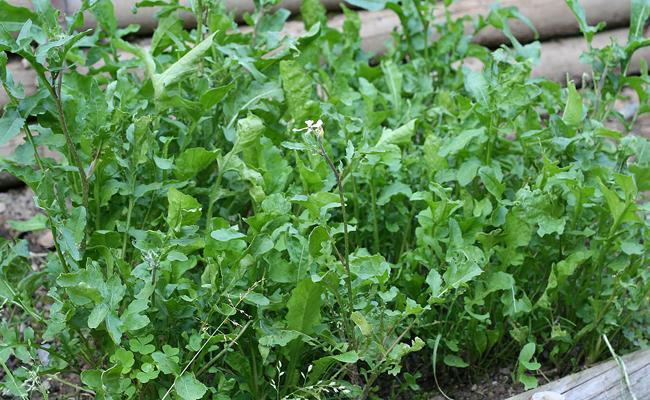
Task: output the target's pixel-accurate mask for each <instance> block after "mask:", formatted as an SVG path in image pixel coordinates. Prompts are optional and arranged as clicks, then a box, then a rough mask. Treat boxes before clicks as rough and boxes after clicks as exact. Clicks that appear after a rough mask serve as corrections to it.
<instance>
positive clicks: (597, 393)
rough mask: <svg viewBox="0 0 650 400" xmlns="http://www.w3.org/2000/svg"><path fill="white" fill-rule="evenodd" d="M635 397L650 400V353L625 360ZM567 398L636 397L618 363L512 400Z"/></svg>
mask: <svg viewBox="0 0 650 400" xmlns="http://www.w3.org/2000/svg"><path fill="white" fill-rule="evenodd" d="M623 362H624V363H625V368H626V370H627V374H628V377H629V379H630V386H631V390H632V393H634V395H635V396H636V399H637V400H648V399H650V349H648V350H639V351H637V352H634V353H632V354H628V355H627V356H624V357H623ZM545 391H550V392H556V393H560V394H563V395H564V396H565V397H566V400H628V399H631V398H632V397H631V396H630V394H629V392H628V388H627V387H626V385H625V382H624V380H623V373H622V371H621V369H620V368H619V366H618V364H617V363H616V361H615V360H611V361H607V362H604V363H601V364H598V365H596V366H594V367H592V368H589V369H587V370H584V371H581V372H578V373H575V374H573V375H569V376H567V377H564V378H562V379H559V380H557V381H554V382H551V383H549V384H546V385H544V386H540V387H539V388H537V389H533V390H530V391H528V392H525V393H521V394H519V395H516V396H514V397H511V398H510V399H508V400H530V398H531V397H532V396H533V394H535V393H538V392H545Z"/></svg>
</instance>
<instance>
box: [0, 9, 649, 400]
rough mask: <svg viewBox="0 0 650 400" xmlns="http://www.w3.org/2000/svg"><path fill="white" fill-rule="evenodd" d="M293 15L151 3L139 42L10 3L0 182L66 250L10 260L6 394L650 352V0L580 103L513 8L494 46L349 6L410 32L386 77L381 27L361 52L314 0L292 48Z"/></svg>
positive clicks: (336, 377) (353, 17)
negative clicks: (19, 69) (13, 179)
mask: <svg viewBox="0 0 650 400" xmlns="http://www.w3.org/2000/svg"><path fill="white" fill-rule="evenodd" d="M276 3H277V2H276V1H257V2H256V11H255V12H254V13H252V14H250V15H246V16H245V18H244V20H245V21H246V23H247V24H248V25H250V29H249V30H243V29H238V28H237V26H236V24H235V22H234V21H233V19H232V16H231V15H229V14H228V13H227V12H226V11H225V10H224V8H223V5H222V4H221V3H220V2H219V1H212V0H203V1H196V2H193V5H192V7H191V10H188V9H187V8H185V7H183V6H180V5H179V4H178V3H177V2H170V3H169V4H167V3H164V2H141V4H140V6H141V7H146V6H150V5H157V6H161V7H162V10H161V12H160V13H159V14H158V16H159V24H158V28H157V30H156V31H155V33H154V35H153V38H152V40H151V43H150V44H149V45H147V46H142V45H137V44H133V43H129V42H127V41H126V40H125V39H126V36H127V35H128V34H130V33H132V32H134V31H135V30H136V29H137V27H127V28H120V29H118V28H117V26H118V25H117V21H116V20H115V17H114V15H113V4H112V2H110V1H104V0H99V1H93V2H84V3H83V7H82V8H81V10H80V11H79V12H78V13H76V14H75V15H73V16H69V17H63V16H61V15H60V14H59V12H58V11H56V10H54V9H53V8H52V7H51V5H50V4H49V2H45V1H35V2H34V11H30V10H27V9H24V8H17V7H12V6H9V5H8V4H7V3H6V2H4V1H1V2H0V7H2V9H3V10H4V11H6V12H7V15H8V17H7V22H2V23H0V27H1V28H0V71H1V74H0V79H1V81H2V84H3V87H4V89H5V90H6V92H7V93H8V95H9V97H10V98H11V103H10V104H9V105H7V106H5V109H4V112H3V114H2V117H1V118H0V127H2V130H0V142H5V141H7V140H9V139H11V138H13V137H14V136H16V135H18V134H19V133H20V132H23V133H24V135H25V139H26V141H25V143H24V144H22V145H20V146H19V147H18V148H17V150H16V152H15V154H14V155H13V156H12V157H9V158H6V159H2V160H0V168H1V169H2V170H4V171H8V172H9V173H11V174H13V175H15V176H17V177H19V178H20V179H21V180H22V181H24V182H25V183H26V184H27V185H28V186H29V187H30V188H31V189H32V190H33V191H34V193H35V200H36V203H37V205H38V206H39V207H40V208H41V209H42V210H43V215H44V218H41V217H39V218H41V219H39V220H37V221H35V222H34V225H32V224H31V223H30V224H27V223H26V224H24V225H23V228H24V229H26V230H28V229H41V228H43V226H47V228H49V229H50V230H51V231H52V234H53V237H54V239H55V240H54V242H55V247H54V251H53V252H52V253H51V254H48V257H47V260H46V261H45V262H44V263H43V264H42V265H39V266H38V268H32V265H31V259H30V253H29V249H28V245H27V242H26V241H24V240H17V241H15V242H9V241H2V243H1V244H0V256H1V257H0V302H2V304H3V308H4V312H3V320H2V323H1V324H0V335H2V341H1V342H0V343H1V344H0V361H1V362H2V367H3V371H4V377H3V380H2V383H1V385H2V390H3V391H4V392H3V393H7V394H10V395H13V396H18V397H23V398H26V397H29V396H30V395H32V394H33V393H37V392H39V393H44V394H45V395H47V387H48V386H47V385H48V384H57V385H60V386H61V388H62V390H63V391H65V390H69V391H70V392H71V393H74V392H78V391H83V392H86V393H89V394H93V395H94V396H96V397H97V398H105V399H112V398H172V397H173V396H175V397H176V398H182V399H199V398H207V397H209V396H212V397H214V398H219V399H229V398H234V399H241V398H253V399H267V398H287V399H288V398H362V399H364V398H371V397H372V398H381V397H382V396H383V393H387V391H389V390H390V389H391V385H393V386H396V387H399V388H400V389H399V390H413V391H418V390H421V389H420V386H419V384H422V386H427V385H425V382H421V381H420V382H418V381H417V379H418V377H420V376H422V375H423V374H422V373H423V372H426V370H428V369H430V368H431V366H432V365H433V370H434V374H436V372H437V371H438V372H439V371H440V370H441V369H443V368H448V369H451V368H459V369H463V368H466V367H468V366H473V367H478V368H481V369H487V368H491V367H495V366H502V365H504V363H505V364H506V365H512V366H513V377H514V379H516V380H518V381H520V382H522V383H523V384H524V385H525V386H526V387H534V386H535V385H536V384H537V378H536V376H535V374H536V371H537V370H538V369H540V367H541V366H542V365H549V366H555V367H557V368H559V369H561V370H563V371H568V370H571V369H573V368H575V367H577V364H578V363H583V362H592V361H596V360H598V359H601V358H603V357H606V356H607V354H608V350H607V347H606V346H605V344H604V343H603V342H602V337H607V338H608V339H609V341H610V343H611V345H612V346H613V347H615V348H616V349H617V350H618V351H624V350H629V349H634V348H637V347H641V346H644V345H647V341H648V329H647V327H648V324H649V322H650V315H648V313H647V310H648V293H649V289H650V287H649V283H648V279H649V276H648V269H647V259H646V255H647V245H646V243H647V241H648V235H649V232H650V231H649V230H648V203H647V195H646V194H644V193H647V190H648V189H649V188H650V179H649V177H650V174H649V173H648V171H649V170H650V145H649V143H648V141H647V139H645V138H643V137H640V136H636V135H633V134H631V131H632V130H633V128H634V124H635V122H636V119H637V118H638V116H639V115H641V114H643V113H646V112H648V111H650V109H648V101H647V100H648V93H649V92H648V88H649V84H650V78H648V73H647V68H646V67H645V66H644V67H643V68H642V72H641V74H640V75H638V76H629V75H628V73H627V71H628V67H629V65H630V62H631V60H632V55H633V54H634V52H635V51H636V50H638V49H639V48H641V47H643V46H646V45H648V44H650V42H648V39H647V38H645V37H644V36H643V34H642V27H643V26H644V25H645V23H646V21H647V18H648V13H647V12H646V11H644V10H646V8H644V2H640V1H635V2H633V15H632V26H631V28H630V37H629V41H628V43H626V44H622V45H621V44H615V43H612V44H611V45H609V46H607V47H605V48H602V49H595V48H592V47H590V49H589V51H588V52H587V53H586V54H584V55H583V59H584V60H586V61H588V62H589V63H590V64H591V65H592V67H593V74H592V76H591V80H589V81H586V82H585V85H583V87H582V88H581V89H580V90H578V89H576V87H575V84H574V83H572V82H568V85H567V86H566V87H563V85H560V84H558V83H555V82H551V81H548V80H545V79H539V78H535V79H533V78H531V77H530V72H531V69H532V66H533V64H534V62H536V60H537V59H538V58H539V54H538V53H539V43H537V42H534V43H530V44H521V43H519V42H518V41H517V40H516V39H515V38H514V36H513V35H512V34H511V33H510V32H509V31H508V28H507V27H508V25H507V23H506V22H507V20H508V19H511V18H519V19H523V20H524V22H526V20H525V18H524V17H523V16H521V15H520V14H519V13H518V12H517V11H516V10H515V9H513V8H495V9H493V10H492V11H491V13H490V15H488V16H486V17H482V18H479V19H477V20H476V21H475V24H474V25H473V26H474V27H475V28H476V32H474V34H475V33H477V32H479V31H480V30H482V29H484V28H486V27H488V26H492V27H496V28H498V29H502V30H504V33H505V34H506V36H507V37H508V38H510V40H511V41H512V43H511V44H512V46H511V47H506V46H503V47H501V48H498V49H496V50H490V49H487V48H485V47H482V46H480V45H478V44H475V43H473V42H472V36H473V35H472V34H467V33H466V31H465V27H466V23H467V22H468V18H463V19H460V20H452V19H451V18H446V20H445V21H444V23H440V22H438V21H436V20H435V19H434V18H433V10H434V8H435V7H442V8H446V7H448V6H449V5H450V3H451V2H443V3H442V4H439V3H438V2H416V1H403V2H399V3H393V2H371V1H365V2H364V1H355V2H351V3H352V4H354V5H356V6H359V7H365V8H368V9H376V8H382V7H388V8H390V9H391V10H393V11H394V12H396V13H397V14H398V16H399V17H400V18H401V20H402V21H403V23H404V24H403V29H402V31H400V32H396V33H395V34H394V41H393V44H392V46H390V48H389V50H388V52H387V53H386V54H385V55H383V56H381V57H375V58H373V57H371V55H369V54H367V53H365V52H363V51H362V50H361V48H360V39H359V29H360V21H359V16H358V14H357V13H356V12H354V11H351V10H349V9H347V8H343V11H344V13H345V18H346V20H345V23H344V25H343V30H342V31H337V30H335V29H332V28H329V27H327V25H326V16H325V11H324V8H323V7H322V6H321V5H320V3H319V2H318V1H316V0H306V1H305V2H304V3H303V6H302V12H303V16H304V21H305V27H306V28H307V30H306V33H305V34H304V35H303V36H301V37H285V36H282V35H281V34H280V32H281V30H282V27H283V26H284V24H285V22H286V20H287V19H288V17H289V12H288V11H286V10H282V9H277V10H276V9H275V8H274V6H275V5H276ZM568 4H569V6H570V7H571V9H572V10H573V12H574V14H575V15H576V17H577V18H578V19H579V21H580V26H581V29H582V30H583V33H584V34H585V36H586V38H587V40H588V41H589V42H591V38H592V35H593V34H594V33H595V32H596V31H597V29H599V27H590V26H588V25H587V24H586V22H585V21H583V19H584V12H583V11H581V8H580V5H579V3H578V2H575V1H571V2H568ZM179 11H192V12H194V13H195V15H196V17H197V28H196V29H194V30H192V31H186V30H184V29H183V26H182V25H181V23H180V22H179V19H178V18H177V12H179ZM87 12H90V13H92V14H93V15H94V16H95V18H96V19H97V21H98V25H97V28H96V29H93V30H90V31H79V27H81V26H83V24H82V22H83V18H84V13H87ZM447 15H448V14H447ZM61 20H63V21H64V22H65V23H63V24H61V23H60V21H61ZM433 30H435V31H436V34H437V36H438V39H436V40H435V41H434V40H431V37H430V33H431V32H432V31H433ZM14 57H20V58H21V59H23V60H24V61H25V62H27V63H28V64H29V65H30V66H31V67H32V68H33V69H34V70H35V71H36V73H37V75H38V83H39V85H38V90H37V91H36V93H35V94H33V95H30V96H26V95H25V94H24V92H23V90H22V87H21V86H20V84H19V83H17V82H16V81H15V80H14V79H13V77H12V76H11V73H10V70H9V69H8V68H7V64H8V62H9V60H10V59H14ZM468 57H474V58H478V59H479V60H480V61H481V62H482V63H483V65H484V68H483V69H482V70H480V71H474V70H471V69H469V68H467V67H465V66H462V65H463V61H464V60H465V59H467V58H468ZM626 87H629V88H632V89H633V90H634V91H635V92H636V94H637V96H638V98H639V100H640V107H639V108H638V110H636V112H635V114H634V115H633V116H632V118H631V119H626V118H624V116H623V115H621V114H620V113H619V112H617V111H616V109H615V107H614V102H615V101H616V100H617V99H619V98H620V97H621V95H622V93H623V89H624V88H626ZM612 120H618V121H620V122H621V124H622V128H621V129H620V130H617V129H614V128H612V127H611V125H609V124H608V123H609V122H610V121H612ZM42 147H46V148H48V149H49V150H50V151H52V152H54V153H56V154H57V157H45V156H42V155H41V153H40V152H39V151H38V149H39V148H42ZM23 327H27V328H26V329H23ZM603 335H606V336H603ZM425 348H426V349H425ZM432 355H433V356H432ZM409 358H415V359H419V360H424V362H416V363H410V362H407V360H408V359H409ZM431 361H432V362H431ZM414 364H415V365H416V366H415V367H414V366H413V365H414ZM384 375H391V376H402V377H404V380H405V382H406V384H403V383H399V379H393V380H383V379H379V378H380V377H381V376H384ZM435 378H436V380H437V382H438V383H439V384H440V385H441V386H443V387H444V382H442V381H439V380H438V375H437V374H436V376H435ZM428 386H430V385H428Z"/></svg>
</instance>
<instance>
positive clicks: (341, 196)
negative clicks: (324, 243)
mask: <svg viewBox="0 0 650 400" xmlns="http://www.w3.org/2000/svg"><path fill="white" fill-rule="evenodd" d="M317 138H318V144H319V146H320V151H321V154H322V156H323V158H324V159H325V161H326V162H327V165H328V166H329V167H330V169H331V170H332V172H333V173H334V177H335V178H336V186H337V187H338V192H339V201H340V202H341V214H342V216H343V240H344V242H345V243H344V253H343V261H344V262H343V267H344V268H345V273H346V274H347V277H346V279H345V283H346V286H347V291H348V313H349V315H348V317H350V316H351V315H352V311H353V307H354V298H353V296H352V274H351V273H350V239H349V232H348V218H347V214H346V211H345V195H344V194H343V184H342V183H341V174H340V173H339V170H338V168H336V166H335V165H334V162H332V159H331V158H330V156H329V155H328V154H327V151H326V150H325V146H323V135H322V134H320V135H317Z"/></svg>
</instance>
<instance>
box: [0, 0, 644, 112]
mask: <svg viewBox="0 0 650 400" xmlns="http://www.w3.org/2000/svg"><path fill="white" fill-rule="evenodd" d="M321 1H322V3H323V4H324V5H325V6H326V7H327V8H328V9H329V10H331V11H333V12H334V11H336V10H340V6H339V3H340V0H321ZM10 3H13V4H15V5H20V6H30V4H31V1H29V0H12V1H10ZM493 3H494V1H493V0H457V1H456V2H455V3H454V4H453V5H452V6H451V7H450V12H451V16H452V17H453V18H456V17H461V16H463V15H470V16H474V17H475V16H479V15H487V14H488V13H489V11H490V8H491V7H492V5H493ZM53 4H55V5H56V6H57V7H59V8H60V9H61V10H63V11H64V12H67V13H73V12H74V11H76V10H78V9H79V7H80V5H81V0H58V1H54V2H53ZM135 4H136V0H125V1H120V2H115V13H116V16H117V19H118V21H119V24H120V26H127V25H129V24H138V25H140V27H141V28H140V31H139V33H141V34H144V35H146V34H150V33H151V32H152V30H153V29H154V28H155V25H156V18H155V14H156V12H157V11H158V9H157V8H156V7H151V8H139V9H137V10H136V12H132V11H133V10H134V9H135V7H134V6H135ZM181 4H184V5H188V4H189V1H187V0H182V1H181ZM300 4H301V0H285V1H283V2H282V3H281V6H282V7H284V8H287V9H289V10H290V11H292V12H296V11H298V10H299V8H300ZM581 4H582V5H583V7H584V8H585V11H586V17H587V21H588V22H589V23H590V24H592V25H595V24H597V23H598V22H605V23H606V24H607V28H608V29H610V28H611V29H610V30H606V31H604V32H601V33H599V34H597V35H596V36H595V38H594V47H602V46H605V45H607V44H608V43H610V41H611V40H616V41H619V42H623V41H625V39H626V37H627V29H626V28H625V26H626V25H627V24H628V23H629V18H630V2H629V1H627V0H621V1H616V2H612V1H610V0H582V1H581ZM225 5H226V7H227V8H228V9H230V10H232V11H234V12H235V13H236V15H239V16H241V15H242V14H243V13H245V12H250V11H252V10H253V2H252V0H226V1H225ZM500 5H501V6H503V7H508V6H515V7H517V8H518V9H519V11H520V13H521V14H522V15H523V16H525V17H527V18H528V19H530V21H531V22H532V23H533V25H534V26H535V27H536V29H537V32H538V34H539V38H540V39H541V40H543V42H542V55H541V61H540V63H539V65H537V66H536V67H535V69H534V71H533V75H534V76H543V77H547V78H549V79H553V80H557V81H560V82H562V81H565V80H566V77H567V76H569V77H570V78H572V79H580V78H581V76H582V75H583V73H587V72H589V70H588V69H587V66H586V65H583V64H581V63H580V62H579V55H580V54H581V53H582V52H583V51H584V50H586V47H587V45H586V42H585V41H584V40H583V39H582V37H581V36H580V33H579V28H578V23H577V21H576V19H575V17H574V16H573V14H572V13H571V11H570V9H569V8H568V6H567V5H566V3H565V0H502V1H501V2H500ZM359 14H360V18H361V37H362V45H363V47H364V48H365V49H366V50H367V51H370V52H373V53H381V52H382V51H383V49H384V48H385V45H386V43H387V42H388V41H390V38H391V34H392V32H394V31H395V30H397V29H399V28H400V21H399V18H398V16H397V15H396V14H395V13H394V12H392V11H391V10H382V11H374V12H372V11H360V12H359ZM443 17H444V16H443V14H442V10H439V11H438V13H437V14H436V15H435V18H437V19H442V18H443ZM180 18H182V19H183V20H184V21H185V24H186V25H187V26H188V27H191V26H193V25H194V24H195V21H194V20H193V19H192V14H190V13H181V14H180ZM343 21H344V17H343V16H342V14H333V16H332V17H331V18H330V20H329V23H328V24H329V25H330V26H331V27H333V28H336V29H341V28H342V26H343ZM94 23H95V21H94V20H93V19H92V16H89V17H88V18H87V19H86V25H87V27H92V26H93V25H94ZM471 29H473V28H472V26H471V24H468V26H467V30H468V31H470V30H471ZM510 29H511V30H512V32H513V34H514V35H515V37H517V38H518V39H519V40H520V41H521V42H529V41H531V40H533V39H534V37H535V36H534V35H535V33H534V32H533V31H532V30H531V29H530V28H529V27H528V26H527V25H526V24H524V23H523V22H521V21H518V20H512V21H511V23H510ZM303 32H304V27H303V24H302V22H301V21H298V20H294V21H290V22H288V23H287V24H286V27H285V31H284V33H285V34H287V35H300V34H301V33H303ZM435 39H436V37H435V34H434V35H433V37H432V40H435ZM476 41H477V42H478V43H481V44H485V45H488V46H497V45H500V44H502V43H506V38H505V37H504V36H503V34H502V33H501V32H500V31H498V30H496V29H485V30H483V31H482V32H481V33H480V34H479V35H478V36H477V37H476ZM641 58H643V59H645V60H650V49H645V50H641V51H639V52H637V56H636V60H635V63H634V64H633V66H632V68H631V70H630V72H632V73H634V72H636V71H638V68H639V64H638V60H640V59H641ZM9 68H10V70H11V72H12V73H13V75H14V77H15V79H16V80H17V81H19V82H22V83H23V85H24V86H25V90H26V92H27V93H30V92H33V91H34V89H35V87H36V77H35V75H34V73H33V72H32V71H31V70H29V69H28V68H27V66H25V65H21V64H20V63H19V62H17V61H14V62H11V63H10V65H9ZM7 101H8V99H7V97H6V93H4V91H3V90H2V89H0V106H2V105H4V104H6V103H7Z"/></svg>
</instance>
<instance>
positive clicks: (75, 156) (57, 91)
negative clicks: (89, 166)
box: [48, 72, 89, 245]
mask: <svg viewBox="0 0 650 400" xmlns="http://www.w3.org/2000/svg"><path fill="white" fill-rule="evenodd" d="M62 81H63V72H60V73H59V74H58V76H57V83H56V85H57V86H56V88H55V87H54V86H52V85H49V87H48V89H49V91H50V93H51V94H52V97H53V98H54V103H55V104H56V109H57V113H58V114H59V115H58V117H59V123H60V125H61V130H62V131H63V136H64V137H65V143H66V146H67V148H68V152H69V153H70V156H71V157H72V161H73V162H74V164H75V166H76V167H77V170H78V172H79V178H80V179H81V191H82V204H83V206H84V208H85V209H86V211H88V191H89V185H88V177H87V176H86V172H85V171H84V167H83V164H82V163H81V158H79V153H78V152H77V148H76V146H75V144H74V142H73V141H72V136H70V131H69V130H68V124H67V122H66V119H65V112H64V111H63V103H62V102H61V86H62ZM84 244H85V239H84V241H83V242H82V245H84Z"/></svg>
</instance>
